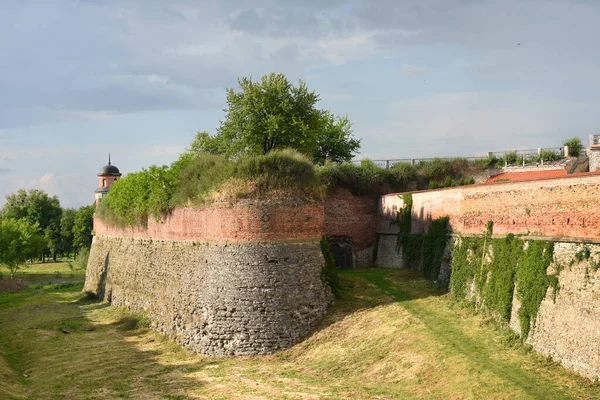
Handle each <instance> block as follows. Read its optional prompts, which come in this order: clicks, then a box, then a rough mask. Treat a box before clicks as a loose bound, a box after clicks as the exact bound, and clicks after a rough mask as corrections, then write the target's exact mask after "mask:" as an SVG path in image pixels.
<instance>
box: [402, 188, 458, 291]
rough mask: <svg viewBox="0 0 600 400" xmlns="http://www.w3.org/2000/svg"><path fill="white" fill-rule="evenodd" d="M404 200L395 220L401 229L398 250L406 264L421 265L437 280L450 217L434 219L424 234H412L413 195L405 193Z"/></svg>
mask: <svg viewBox="0 0 600 400" xmlns="http://www.w3.org/2000/svg"><path fill="white" fill-rule="evenodd" d="M402 200H403V202H404V206H403V207H402V209H400V211H398V216H397V218H396V219H395V220H394V222H393V223H394V224H396V226H397V227H398V231H399V232H398V239H397V241H396V251H398V252H399V251H402V262H403V264H404V265H405V266H407V267H410V268H419V267H421V269H422V271H423V275H424V276H425V277H426V278H428V279H432V280H436V279H437V277H438V275H439V273H440V268H441V265H442V258H443V255H444V250H445V249H446V245H447V243H448V217H440V218H437V219H435V220H433V221H432V222H431V226H430V228H429V231H428V232H427V233H426V234H424V235H421V234H411V233H410V231H411V227H412V226H411V225H412V220H411V214H412V195H411V194H410V193H405V194H403V195H402Z"/></svg>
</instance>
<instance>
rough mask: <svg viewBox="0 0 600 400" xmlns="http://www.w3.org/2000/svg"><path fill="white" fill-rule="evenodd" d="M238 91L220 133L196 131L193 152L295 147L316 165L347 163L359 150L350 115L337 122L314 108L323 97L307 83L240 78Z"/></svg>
mask: <svg viewBox="0 0 600 400" xmlns="http://www.w3.org/2000/svg"><path fill="white" fill-rule="evenodd" d="M238 83H239V86H240V90H239V91H235V90H234V89H232V88H229V89H227V106H228V107H227V108H226V109H225V110H223V111H225V118H224V120H223V121H221V124H220V126H219V128H218V129H217V134H216V135H215V136H211V135H209V134H208V133H207V132H198V133H197V134H196V138H195V139H194V141H193V142H192V144H191V145H190V149H189V150H190V151H191V152H192V153H208V154H225V155H226V156H228V157H235V156H238V155H240V154H243V153H248V154H267V153H268V152H270V151H271V150H275V149H284V148H293V149H295V150H298V151H300V152H302V153H304V154H306V155H307V156H309V157H311V158H312V159H313V160H314V161H315V162H319V163H323V162H325V160H327V159H330V160H332V161H349V160H350V159H351V158H352V157H353V155H354V153H356V151H357V150H358V149H359V148H360V140H356V139H354V138H353V137H352V130H351V124H350V121H349V120H348V118H347V117H344V118H336V117H335V116H334V115H333V114H331V113H330V112H328V111H324V110H320V109H318V108H317V107H316V104H317V102H318V101H319V96H318V95H317V94H316V93H315V92H314V91H309V90H308V88H307V86H306V84H305V83H304V82H303V81H299V83H298V85H297V86H295V85H293V84H291V83H290V82H289V81H288V80H287V78H286V77H285V75H283V74H274V73H272V74H270V75H265V76H263V77H262V78H261V79H260V81H256V82H255V81H253V80H252V78H241V79H238Z"/></svg>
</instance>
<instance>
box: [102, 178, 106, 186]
mask: <svg viewBox="0 0 600 400" xmlns="http://www.w3.org/2000/svg"><path fill="white" fill-rule="evenodd" d="M102 187H106V179H102Z"/></svg>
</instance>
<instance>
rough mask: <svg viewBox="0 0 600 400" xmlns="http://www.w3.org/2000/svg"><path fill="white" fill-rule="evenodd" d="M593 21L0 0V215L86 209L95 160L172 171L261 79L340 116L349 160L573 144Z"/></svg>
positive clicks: (525, 3) (490, 3)
mask: <svg viewBox="0 0 600 400" xmlns="http://www.w3.org/2000/svg"><path fill="white" fill-rule="evenodd" d="M599 20H600V2H599V1H596V0H364V1H363V0H352V1H342V0H319V1H317V0H303V1H282V0H279V1H276V0H245V1H242V0H229V1H227V0H221V1H192V0H173V1H160V0H104V1H103V0H31V1H30V0H1V1H0V205H2V204H3V203H4V198H5V196H6V195H7V194H9V193H12V192H15V191H16V190H18V189H20V188H25V189H34V188H35V189H42V190H45V191H46V192H47V193H49V194H51V195H57V196H58V197H59V199H60V202H61V205H62V206H63V207H80V206H82V205H87V204H91V203H93V201H94V190H95V188H96V186H97V178H96V174H97V173H98V171H99V170H100V168H102V166H104V165H105V164H106V163H107V161H108V160H107V159H108V154H109V152H110V153H111V157H112V162H113V164H114V165H116V166H117V167H118V168H119V169H120V170H121V172H122V173H124V174H126V173H127V172H133V171H138V170H140V169H141V168H143V167H148V166H150V165H152V164H158V165H162V164H170V163H171V162H172V161H174V160H175V159H176V158H177V157H178V155H179V154H180V153H181V152H182V151H184V150H185V148H186V146H187V145H188V144H189V143H190V142H191V141H192V139H193V137H194V135H195V133H196V132H197V131H203V130H205V131H208V132H211V133H214V132H215V131H216V129H217V127H218V126H219V121H220V120H222V119H223V116H224V112H223V109H224V108H226V103H225V90H226V88H237V87H238V86H237V79H238V78H239V77H252V78H254V79H259V78H260V77H261V76H262V75H264V74H268V73H271V72H276V73H284V74H286V76H287V77H288V79H290V80H291V81H293V82H296V83H297V82H298V80H300V79H301V80H303V81H305V82H306V84H307V86H308V88H309V89H310V90H314V91H315V92H316V93H318V94H319V96H320V101H319V103H318V104H317V106H318V107H320V108H322V109H327V110H331V111H332V112H333V113H334V114H337V115H347V116H348V118H349V119H350V121H351V122H352V123H353V130H354V135H355V137H357V138H360V139H361V145H362V148H361V153H360V154H359V155H358V156H357V158H364V157H369V158H372V159H394V158H411V157H415V158H418V157H434V156H465V157H468V156H476V155H482V154H484V153H486V152H488V151H504V150H511V149H530V148H538V147H558V146H560V145H561V144H562V142H563V140H564V139H567V138H570V137H573V136H577V137H580V138H581V140H582V141H583V143H584V144H586V145H587V143H588V135H589V134H592V133H600V132H599V131H600V97H599V96H600V70H599V69H598V65H600V51H599V49H600V48H599V45H598V38H599V37H600V24H599V23H598V21H599Z"/></svg>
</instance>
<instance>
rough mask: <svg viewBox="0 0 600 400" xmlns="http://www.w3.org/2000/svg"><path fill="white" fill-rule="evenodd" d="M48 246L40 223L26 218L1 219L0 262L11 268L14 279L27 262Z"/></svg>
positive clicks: (11, 275)
mask: <svg viewBox="0 0 600 400" xmlns="http://www.w3.org/2000/svg"><path fill="white" fill-rule="evenodd" d="M45 247H46V241H45V239H44V237H43V236H42V234H41V232H40V228H39V225H38V224H37V222H36V223H33V224H32V223H30V222H29V221H27V219H25V218H21V219H14V218H3V219H2V220H0V264H2V265H4V266H5V267H7V268H8V269H9V270H10V277H11V279H12V277H13V275H14V273H15V272H17V271H18V270H19V268H20V267H21V266H22V265H23V264H25V262H26V261H27V260H29V259H31V258H33V257H35V256H36V255H39V254H40V252H42V251H43V250H44V248H45Z"/></svg>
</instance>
